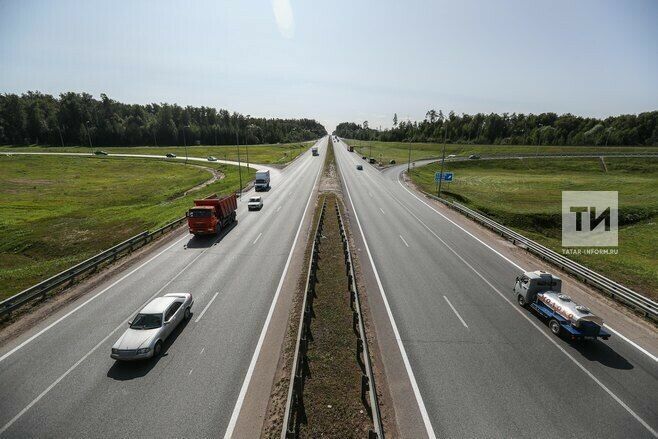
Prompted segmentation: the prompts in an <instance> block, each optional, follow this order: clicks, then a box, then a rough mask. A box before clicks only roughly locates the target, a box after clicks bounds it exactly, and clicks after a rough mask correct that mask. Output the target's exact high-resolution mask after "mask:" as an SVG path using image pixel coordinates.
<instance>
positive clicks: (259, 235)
mask: <svg viewBox="0 0 658 439" xmlns="http://www.w3.org/2000/svg"><path fill="white" fill-rule="evenodd" d="M261 236H263V232H261V233H259V234H258V236H257V237H256V239H254V242H252V243H251V244H252V245H253V244H256V243H257V242H258V240H259V239H260V237H261Z"/></svg>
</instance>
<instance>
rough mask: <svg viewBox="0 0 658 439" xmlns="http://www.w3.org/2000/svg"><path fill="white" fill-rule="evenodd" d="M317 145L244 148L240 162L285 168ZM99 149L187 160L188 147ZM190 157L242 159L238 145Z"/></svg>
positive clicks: (199, 150) (196, 149)
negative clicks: (170, 154)
mask: <svg viewBox="0 0 658 439" xmlns="http://www.w3.org/2000/svg"><path fill="white" fill-rule="evenodd" d="M313 143H314V142H297V143H281V144H273V145H270V144H267V145H240V148H239V151H240V160H241V161H243V162H246V161H247V155H248V156H249V157H248V158H249V162H250V163H260V164H279V165H283V164H286V163H288V162H290V161H291V160H293V159H295V157H297V156H298V155H300V154H301V153H303V152H304V151H306V150H307V149H308V148H310V147H311V145H312V144H313ZM93 150H94V151H96V150H103V151H107V152H109V153H110V154H113V153H114V154H154V155H162V156H164V155H166V154H168V153H173V154H176V155H177V156H178V157H185V148H184V147H182V146H131V147H129V146H109V147H105V146H103V147H98V148H94V149H93ZM1 151H16V152H19V151H20V152H81V153H89V152H90V149H89V148H87V147H83V146H69V147H54V146H53V147H40V146H28V147H25V146H24V147H6V146H5V147H1V148H0V152H1ZM188 154H189V156H190V157H208V156H213V157H216V158H218V159H221V160H236V161H237V160H238V148H237V147H236V146H235V145H223V146H209V145H202V146H190V147H188Z"/></svg>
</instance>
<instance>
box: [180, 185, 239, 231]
mask: <svg viewBox="0 0 658 439" xmlns="http://www.w3.org/2000/svg"><path fill="white" fill-rule="evenodd" d="M237 208H238V200H237V198H236V196H235V194H231V195H226V196H225V197H221V198H219V197H217V194H213V195H211V196H209V197H208V198H204V199H202V200H194V207H192V208H191V209H190V210H188V211H187V215H186V216H187V225H188V227H189V229H190V233H192V234H194V235H195V236H196V235H214V234H217V233H220V232H221V231H222V230H223V229H224V228H225V227H226V226H228V225H229V224H232V223H233V222H234V221H235V211H236V210H237Z"/></svg>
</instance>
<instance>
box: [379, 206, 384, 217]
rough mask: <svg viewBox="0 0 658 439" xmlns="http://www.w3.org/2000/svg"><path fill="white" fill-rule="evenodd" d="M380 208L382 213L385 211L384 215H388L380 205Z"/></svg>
mask: <svg viewBox="0 0 658 439" xmlns="http://www.w3.org/2000/svg"><path fill="white" fill-rule="evenodd" d="M379 210H381V211H382V213H383V214H384V215H386V213H385V212H384V209H382V208H381V207H380V208H379Z"/></svg>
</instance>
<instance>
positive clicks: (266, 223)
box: [0, 138, 327, 438]
mask: <svg viewBox="0 0 658 439" xmlns="http://www.w3.org/2000/svg"><path fill="white" fill-rule="evenodd" d="M318 145H319V146H320V151H321V155H320V157H319V158H318V157H312V156H311V152H310V150H309V151H307V152H306V153H305V154H304V155H303V156H302V157H300V158H299V159H297V160H296V161H294V162H293V163H292V164H291V165H290V166H288V167H287V168H285V169H284V170H283V171H278V170H276V171H273V175H272V188H271V190H270V191H269V192H261V193H260V194H262V196H263V199H264V207H263V210H262V211H260V212H248V211H247V208H246V197H248V196H249V195H251V192H250V193H247V194H245V196H244V197H243V198H242V199H241V200H240V201H239V207H238V214H237V217H238V223H237V225H236V226H235V227H234V228H232V229H231V230H229V231H228V232H227V233H225V234H224V235H222V236H221V237H220V238H219V239H216V238H208V239H198V238H194V237H193V236H192V235H189V234H188V233H187V232H185V233H182V234H180V233H179V234H177V235H175V236H172V237H170V238H168V239H169V240H170V243H167V245H166V246H164V247H162V248H163V249H162V250H160V251H159V252H157V253H156V252H154V253H153V254H150V255H148V256H147V257H146V258H145V259H143V260H142V261H140V262H139V263H138V264H135V265H134V266H133V267H131V268H130V269H128V270H125V271H122V272H120V273H116V275H113V276H112V277H111V278H110V279H109V280H107V281H106V282H103V283H102V284H101V285H98V286H97V287H95V288H94V289H93V290H92V291H90V292H89V293H88V294H87V295H85V296H84V297H82V298H80V299H79V300H77V301H75V302H74V303H72V304H70V305H68V306H66V307H64V308H63V309H61V310H60V311H58V312H56V313H55V314H54V315H52V316H50V317H49V318H48V319H46V320H45V321H43V322H41V323H40V324H39V325H37V327H35V328H33V329H32V330H31V331H29V332H28V333H26V334H24V335H22V336H21V337H19V338H18V339H16V340H14V341H13V342H11V343H9V344H8V345H6V346H3V347H2V348H0V437H8V438H9V437H11V438H33V437H221V436H223V435H224V434H225V432H226V429H227V426H228V425H229V421H230V419H231V415H232V413H233V411H234V408H235V406H236V401H237V400H238V396H239V394H240V390H241V387H242V385H243V382H244V381H245V376H246V373H247V370H248V368H249V365H250V361H251V360H252V357H253V355H254V351H255V349H256V347H257V345H258V340H259V336H260V334H261V331H262V329H263V326H264V323H265V322H266V319H267V316H268V312H269V310H270V307H271V304H272V301H273V299H274V297H275V294H277V286H278V285H280V279H281V278H282V275H283V274H284V271H285V269H286V268H287V261H288V257H289V254H290V252H291V247H292V246H293V242H294V240H295V237H296V234H297V232H298V230H299V225H300V222H301V221H302V218H303V215H304V212H305V209H306V207H307V205H308V200H309V199H310V195H311V194H312V191H313V188H314V186H315V184H316V181H317V177H318V175H319V173H320V171H321V168H322V162H323V158H324V152H325V151H326V145H327V139H326V138H324V139H322V140H320V141H319V143H318ZM173 292H190V293H192V294H193V295H194V299H195V304H194V308H193V312H194V315H193V317H192V319H191V320H190V321H189V322H188V323H187V324H183V325H181V326H180V327H179V328H178V329H177V330H175V331H174V333H173V334H172V336H170V338H169V339H168V341H167V342H166V343H165V348H164V354H163V355H162V356H161V357H160V358H158V359H156V360H152V361H149V362H144V363H127V364H121V363H118V362H115V361H114V360H112V359H111V358H110V348H111V346H112V344H113V343H114V342H115V341H116V340H117V339H118V338H119V336H120V335H121V333H122V332H123V331H124V330H125V329H126V328H127V322H128V321H129V320H130V319H131V318H132V317H134V315H135V314H136V312H137V311H138V310H139V309H140V308H141V307H142V306H143V304H144V303H145V302H147V301H149V300H150V299H151V298H152V297H156V296H161V295H163V294H166V293H173Z"/></svg>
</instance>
